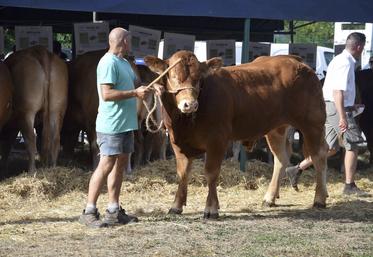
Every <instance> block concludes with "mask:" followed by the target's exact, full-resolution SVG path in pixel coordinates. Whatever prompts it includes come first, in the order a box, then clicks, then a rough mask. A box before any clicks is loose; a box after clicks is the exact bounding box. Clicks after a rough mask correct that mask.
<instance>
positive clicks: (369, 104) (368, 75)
mask: <svg viewBox="0 0 373 257" xmlns="http://www.w3.org/2000/svg"><path fill="white" fill-rule="evenodd" d="M356 86H357V88H358V91H359V95H360V102H361V103H362V104H364V105H365V109H364V111H363V113H362V114H361V115H359V116H357V117H358V122H359V125H360V128H361V130H362V131H363V133H364V135H365V137H366V140H367V147H368V150H369V152H370V158H369V163H370V164H373V70H372V69H366V70H360V71H357V72H356Z"/></svg>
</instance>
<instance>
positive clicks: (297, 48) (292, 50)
mask: <svg viewBox="0 0 373 257" xmlns="http://www.w3.org/2000/svg"><path fill="white" fill-rule="evenodd" d="M289 54H292V55H298V56H300V57H301V58H302V59H303V62H304V63H306V64H307V65H308V66H310V67H311V68H312V69H313V70H316V56H317V45H316V44H289Z"/></svg>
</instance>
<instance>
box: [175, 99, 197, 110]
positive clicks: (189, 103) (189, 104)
mask: <svg viewBox="0 0 373 257" xmlns="http://www.w3.org/2000/svg"><path fill="white" fill-rule="evenodd" d="M177 107H178V108H179V110H180V111H181V112H182V113H192V112H195V111H197V109H198V101H197V100H181V101H180V102H179V104H178V105H177Z"/></svg>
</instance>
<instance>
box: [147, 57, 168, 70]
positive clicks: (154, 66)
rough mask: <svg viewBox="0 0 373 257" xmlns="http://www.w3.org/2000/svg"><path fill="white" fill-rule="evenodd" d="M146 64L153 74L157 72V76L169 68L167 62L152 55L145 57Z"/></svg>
mask: <svg viewBox="0 0 373 257" xmlns="http://www.w3.org/2000/svg"><path fill="white" fill-rule="evenodd" d="M144 62H145V64H146V65H147V66H148V67H149V69H150V70H151V71H152V72H155V73H157V74H161V73H162V72H163V71H165V70H166V69H167V67H168V63H167V61H164V60H162V59H159V58H157V57H155V56H152V55H147V56H145V57H144Z"/></svg>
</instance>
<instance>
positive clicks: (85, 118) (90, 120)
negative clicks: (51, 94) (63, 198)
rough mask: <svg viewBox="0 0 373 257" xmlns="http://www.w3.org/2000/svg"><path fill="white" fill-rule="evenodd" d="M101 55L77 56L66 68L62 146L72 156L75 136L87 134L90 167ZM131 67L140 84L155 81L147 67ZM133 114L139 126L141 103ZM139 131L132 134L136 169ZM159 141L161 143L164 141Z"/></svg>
mask: <svg viewBox="0 0 373 257" xmlns="http://www.w3.org/2000/svg"><path fill="white" fill-rule="evenodd" d="M105 53H106V50H100V51H93V52H88V53H85V54H83V55H81V56H79V57H78V58H77V59H76V60H75V61H74V62H72V63H71V64H70V66H69V74H70V81H69V84H70V90H69V104H68V108H67V112H66V116H65V121H64V127H63V131H62V138H63V142H62V144H63V148H64V151H65V152H66V153H72V152H73V149H74V147H75V144H76V142H77V138H78V134H79V132H80V131H81V130H83V131H85V132H86V133H87V137H88V142H89V145H90V151H91V156H92V160H93V166H94V167H96V166H97V164H98V153H99V149H98V146H97V142H96V117H97V111H98V94H97V81H96V68H97V64H98V62H99V61H100V58H101V57H102V56H103V55H104V54H105ZM131 64H132V68H133V70H134V71H135V73H136V75H137V77H138V78H140V79H141V82H142V83H149V82H151V81H152V80H154V79H155V78H156V77H157V74H155V73H153V72H152V71H150V69H149V68H148V67H146V66H142V65H139V66H136V65H134V63H133V62H131ZM152 99H153V98H152V96H149V97H148V99H147V102H148V105H149V107H151V106H152V104H153V102H152ZM137 110H138V120H139V125H141V124H142V121H143V120H144V119H145V117H146V115H147V112H146V110H145V107H144V105H143V103H142V101H141V100H138V101H137ZM158 120H159V118H158ZM140 131H141V130H139V131H138V132H135V134H136V137H135V139H136V140H135V152H136V155H135V157H134V159H135V165H139V164H140V163H141V162H142V157H143V152H144V149H143V148H144V146H143V141H144V138H143V135H142V134H141V133H139V132H140ZM150 137H164V132H161V133H157V134H156V135H150ZM162 139H163V141H165V140H164V138H162ZM164 151H165V150H164ZM162 153H163V151H162ZM147 156H148V154H147Z"/></svg>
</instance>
